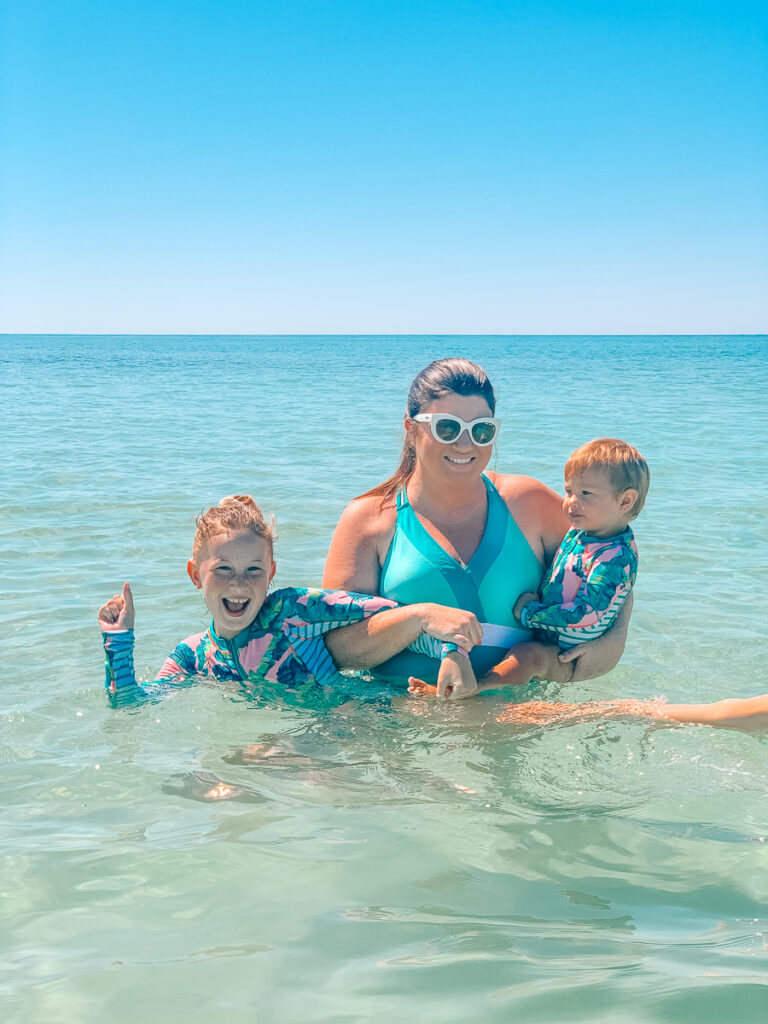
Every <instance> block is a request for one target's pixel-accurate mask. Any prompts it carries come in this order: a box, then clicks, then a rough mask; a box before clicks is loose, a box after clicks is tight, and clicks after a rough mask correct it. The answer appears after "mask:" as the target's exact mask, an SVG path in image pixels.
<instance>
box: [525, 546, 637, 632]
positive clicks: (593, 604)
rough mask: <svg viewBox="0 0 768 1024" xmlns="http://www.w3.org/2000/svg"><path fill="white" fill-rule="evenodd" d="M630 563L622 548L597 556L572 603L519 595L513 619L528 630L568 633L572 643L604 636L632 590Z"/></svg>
mask: <svg viewBox="0 0 768 1024" xmlns="http://www.w3.org/2000/svg"><path fill="white" fill-rule="evenodd" d="M633 577H634V564H633V561H632V560H631V559H630V558H628V557H627V549H626V547H624V546H621V547H619V549H618V550H616V549H613V555H608V554H606V556H605V557H601V556H600V555H598V557H597V558H595V560H594V562H593V563H592V565H591V566H590V570H589V574H588V575H587V576H586V577H585V579H584V580H583V581H582V584H581V586H580V587H579V591H578V593H577V594H576V596H575V597H574V598H573V600H572V601H564V602H562V603H561V604H546V603H544V602H542V601H538V600H535V597H536V595H531V594H522V595H521V596H520V597H519V598H518V600H517V603H516V604H515V609H514V612H515V615H516V616H517V618H518V619H519V620H520V622H521V624H522V625H523V626H525V627H527V628H529V629H540V630H543V631H544V632H545V633H552V634H555V635H556V636H557V635H559V634H561V633H563V632H567V634H568V636H569V638H570V639H571V640H572V641H573V642H574V643H580V642H584V641H587V640H590V639H592V638H594V637H596V636H599V635H600V634H601V633H603V632H605V630H606V629H607V628H608V626H609V625H610V624H611V623H612V622H613V620H614V619H615V618H616V616H617V615H618V613H619V610H620V609H621V606H622V604H623V603H624V601H625V600H626V598H627V596H628V595H629V593H630V592H631V590H632V581H633Z"/></svg>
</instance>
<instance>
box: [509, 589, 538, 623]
mask: <svg viewBox="0 0 768 1024" xmlns="http://www.w3.org/2000/svg"><path fill="white" fill-rule="evenodd" d="M538 599H539V595H538V594H537V593H536V591H535V590H529V591H528V592H527V593H525V594H521V595H520V597H518V599H517V601H515V607H514V610H513V612H512V614H513V615H514V616H515V618H516V619H517V621H518V622H519V621H520V615H521V614H522V611H523V608H525V606H526V605H527V604H528V603H529V602H530V601H538Z"/></svg>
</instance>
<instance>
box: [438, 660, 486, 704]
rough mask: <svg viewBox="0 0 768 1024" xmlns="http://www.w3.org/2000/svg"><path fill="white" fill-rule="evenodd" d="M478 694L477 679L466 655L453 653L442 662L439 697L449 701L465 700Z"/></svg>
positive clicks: (439, 676) (439, 677) (439, 674)
mask: <svg viewBox="0 0 768 1024" xmlns="http://www.w3.org/2000/svg"><path fill="white" fill-rule="evenodd" d="M474 693H477V679H476V678H475V673H474V670H473V668H472V664H471V662H470V660H469V658H468V657H467V656H466V654H461V653H460V652H458V651H453V652H451V653H450V654H446V656H445V657H444V658H443V660H442V661H441V662H440V671H439V673H438V676H437V695H438V697H447V698H448V699H449V700H463V699H464V698H465V697H471V696H472V694H474Z"/></svg>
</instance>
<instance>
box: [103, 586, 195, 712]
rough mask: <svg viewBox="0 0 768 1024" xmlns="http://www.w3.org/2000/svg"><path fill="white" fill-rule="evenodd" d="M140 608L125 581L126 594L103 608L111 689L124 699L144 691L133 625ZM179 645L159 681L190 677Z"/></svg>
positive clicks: (108, 678) (123, 593)
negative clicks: (137, 669) (135, 657)
mask: <svg viewBox="0 0 768 1024" xmlns="http://www.w3.org/2000/svg"><path fill="white" fill-rule="evenodd" d="M135 620H136V611H135V608H134V604H133V594H132V593H131V585H130V583H125V584H123V592H122V594H115V596H114V597H113V598H112V599H111V600H109V601H107V603H106V604H104V605H102V606H101V608H99V612H98V623H99V628H100V629H101V633H102V638H103V641H104V652H105V655H106V658H105V666H104V667H105V680H104V685H105V686H106V688H107V691H108V692H109V693H110V694H111V695H112V696H113V697H114V696H116V695H117V694H118V693H119V695H120V698H121V700H122V699H124V698H128V699H129V700H133V699H136V698H137V697H140V696H142V695H143V694H144V690H143V688H142V687H141V686H140V685H139V684H138V683H137V682H136V674H135V672H134V668H133V641H134V634H133V627H134V624H135ZM178 654H179V648H177V649H176V651H174V654H173V655H171V657H169V658H167V659H166V660H165V663H164V664H163V667H162V668H161V669H160V672H159V674H158V677H157V681H158V682H165V683H169V682H179V681H181V680H182V679H186V678H187V677H188V676H189V674H190V673H189V670H188V668H187V667H185V666H184V665H183V664H181V663H180V662H182V661H183V659H182V658H179V657H178Z"/></svg>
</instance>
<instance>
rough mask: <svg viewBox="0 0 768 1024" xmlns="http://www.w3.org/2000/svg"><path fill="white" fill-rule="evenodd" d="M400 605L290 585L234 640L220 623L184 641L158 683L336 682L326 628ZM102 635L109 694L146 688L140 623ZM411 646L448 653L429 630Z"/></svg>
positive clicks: (437, 654)
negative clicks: (140, 679) (196, 679)
mask: <svg viewBox="0 0 768 1024" xmlns="http://www.w3.org/2000/svg"><path fill="white" fill-rule="evenodd" d="M397 607H398V605H397V604H396V603H395V602H394V601H388V600H387V599H386V598H383V597H369V596H367V595H364V594H350V593H347V591H345V590H314V589H301V588H296V587H284V588H282V589H280V590H275V591H273V592H272V593H271V594H269V595H267V598H266V600H265V601H264V604H263V605H262V606H261V609H260V610H259V613H258V615H257V616H256V618H255V619H254V620H253V622H252V623H251V624H250V626H248V627H246V629H244V630H243V631H242V633H238V635H237V636H235V637H234V638H232V639H231V640H225V639H224V638H223V637H220V636H218V635H217V633H216V631H215V630H214V628H213V624H211V626H210V627H209V628H208V629H207V630H205V632H203V633H196V634H194V636H189V637H187V639H186V640H182V641H181V643H180V644H178V645H177V646H176V649H175V650H174V651H173V653H172V654H171V655H170V657H168V658H167V659H166V661H165V663H164V665H163V667H162V668H161V669H160V673H159V675H158V676H157V679H156V680H155V682H156V683H161V684H163V683H164V684H174V683H176V684H178V683H181V682H184V681H186V680H188V679H189V678H190V677H192V676H208V677H213V678H215V679H219V680H231V681H246V680H248V681H264V682H272V683H278V684H282V685H284V686H286V687H296V686H297V685H299V684H302V685H303V684H306V683H312V682H316V683H321V684H334V683H337V682H339V681H340V678H341V677H340V676H339V672H338V670H337V668H336V666H335V664H334V662H333V659H332V658H331V656H330V654H329V652H328V648H327V647H326V645H325V634H326V633H327V632H328V631H329V630H331V629H337V628H339V627H341V626H346V625H349V624H350V623H353V622H359V621H360V620H361V619H366V618H368V617H369V616H371V615H376V614H377V613H378V612H381V611H384V610H385V609H387V608H397ZM102 636H103V639H104V650H105V652H106V680H105V685H106V688H107V690H108V691H109V693H110V694H112V695H117V694H120V695H126V696H128V694H129V693H131V692H134V693H136V692H138V693H141V691H142V690H143V689H144V688H143V687H141V686H139V684H138V683H137V682H136V676H135V673H134V668H133V630H132V629H127V630H115V631H111V632H107V633H103V634H102ZM411 647H412V649H414V650H417V651H420V652H421V653H425V654H427V653H428V654H429V655H430V656H431V657H440V650H441V644H440V642H439V641H438V640H434V639H433V638H432V637H429V636H426V635H423V636H421V637H419V638H418V640H416V641H415V642H414V643H413V644H412V645H411Z"/></svg>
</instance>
